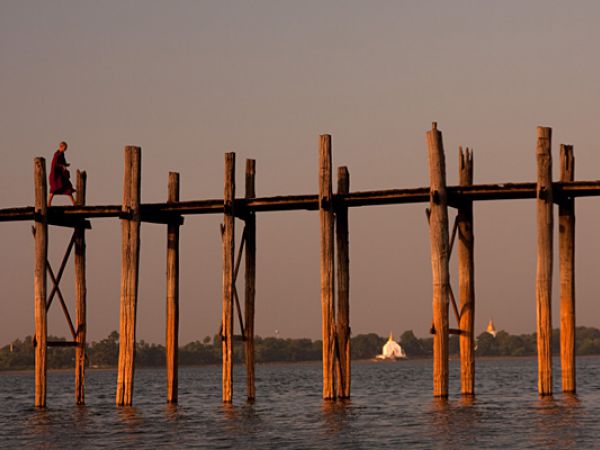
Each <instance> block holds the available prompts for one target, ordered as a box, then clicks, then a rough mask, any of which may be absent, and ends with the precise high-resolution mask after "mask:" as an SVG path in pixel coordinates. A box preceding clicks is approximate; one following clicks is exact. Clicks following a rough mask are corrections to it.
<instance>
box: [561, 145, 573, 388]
mask: <svg viewBox="0 0 600 450" xmlns="http://www.w3.org/2000/svg"><path fill="white" fill-rule="evenodd" d="M574 179H575V157H574V156H573V146H572V145H561V146H560V181H573V180H574ZM558 217H559V218H558V230H559V232H558V238H559V253H560V357H561V368H562V370H561V374H562V389H563V392H570V393H574V392H575V387H576V382H575V200H574V199H573V197H569V196H565V197H562V198H561V200H560V202H559V207H558Z"/></svg>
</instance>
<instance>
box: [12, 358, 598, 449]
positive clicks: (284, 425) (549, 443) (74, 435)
mask: <svg viewBox="0 0 600 450" xmlns="http://www.w3.org/2000/svg"><path fill="white" fill-rule="evenodd" d="M556 362H557V361H555V363H556ZM451 368H452V378H451V392H453V393H454V395H453V396H452V397H451V398H450V400H449V401H447V402H442V401H435V400H434V399H432V398H431V362H430V361H405V362H400V363H357V364H354V365H353V385H352V389H353V398H352V400H351V401H347V402H344V403H341V402H338V403H333V404H325V403H324V402H323V401H322V400H321V398H320V392H321V366H320V363H309V364H272V365H259V366H258V367H257V394H258V396H259V397H258V400H257V401H256V403H255V404H253V405H248V404H246V403H245V401H244V395H243V394H244V388H245V384H244V380H243V371H242V368H238V370H237V371H236V379H235V386H234V389H235V390H234V396H235V397H236V401H235V402H234V404H233V405H232V406H229V407H225V406H223V405H222V404H221V400H220V395H221V394H220V368H219V367H198V368H182V369H181V370H180V391H179V397H180V405H179V406H177V407H168V406H167V405H165V404H164V390H165V387H164V370H138V371H137V373H136V381H135V382H136V390H135V397H134V401H135V406H134V407H132V408H116V407H115V406H114V405H113V402H114V389H115V383H116V373H115V372H114V371H89V372H88V386H87V391H86V401H87V406H85V407H76V406H74V405H73V395H72V386H73V376H72V374H71V373H70V372H51V373H50V374H49V389H48V405H49V408H48V409H47V410H44V411H37V410H36V409H35V408H33V407H32V406H31V405H32V404H33V381H34V380H33V373H30V372H27V373H10V374H8V373H0V406H1V408H0V447H2V448H47V449H52V448H149V449H154V448H173V449H180V448H236V449H237V448H239V449H243V448H249V449H252V448H261V449H263V448H274V449H275V448H276V449H286V448H289V449H297V448H305V449H329V448H343V449H362V448H364V449H377V448H401V447H402V448H410V449H436V448H440V449H454V448H456V449H465V448H473V449H482V448H498V449H507V448H523V449H526V448H531V449H546V448H557V449H575V448H577V449H582V448H600V358H580V359H579V360H578V367H577V369H578V383H579V384H578V388H579V391H580V392H579V394H578V396H577V397H570V396H565V395H562V394H558V395H556V396H555V397H554V399H551V400H540V399H538V397H537V394H536V361H535V359H498V360H480V361H478V366H477V370H478V385H477V390H478V393H479V394H478V396H477V399H476V400H474V401H465V400H462V399H461V398H460V395H457V394H456V393H458V392H459V380H458V379H457V376H458V365H457V363H456V362H452V363H451ZM555 374H556V375H555V391H556V392H559V390H560V389H559V380H560V379H559V375H560V372H559V368H558V367H555Z"/></svg>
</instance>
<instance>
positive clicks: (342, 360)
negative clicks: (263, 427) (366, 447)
mask: <svg viewBox="0 0 600 450" xmlns="http://www.w3.org/2000/svg"><path fill="white" fill-rule="evenodd" d="M349 191H350V174H349V172H348V168H347V167H339V168H338V186H337V192H338V195H343V194H347V193H348V192H349ZM335 238H336V246H337V287H338V292H337V306H338V307H337V338H338V349H339V361H338V364H339V367H340V370H339V371H338V380H337V381H338V391H337V392H338V397H340V398H350V247H349V237H348V207H347V206H338V207H337V208H336V210H335Z"/></svg>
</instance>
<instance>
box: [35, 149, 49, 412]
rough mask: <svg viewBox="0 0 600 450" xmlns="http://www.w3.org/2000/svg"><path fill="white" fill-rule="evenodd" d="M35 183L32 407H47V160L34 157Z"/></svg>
mask: <svg viewBox="0 0 600 450" xmlns="http://www.w3.org/2000/svg"><path fill="white" fill-rule="evenodd" d="M33 179H34V183H35V217H36V218H35V272H34V301H35V303H34V309H35V406H36V407H39V408H43V407H45V406H46V373H47V354H46V350H47V338H48V320H47V314H46V271H47V269H46V265H47V259H48V215H47V203H46V202H47V185H46V161H45V160H44V158H35V160H34V178H33Z"/></svg>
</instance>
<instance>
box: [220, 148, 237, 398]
mask: <svg viewBox="0 0 600 450" xmlns="http://www.w3.org/2000/svg"><path fill="white" fill-rule="evenodd" d="M223 198H224V203H223V209H224V217H223V320H222V327H223V333H222V339H221V344H222V354H223V373H222V375H223V402H224V403H231V402H232V400H233V380H232V373H233V283H234V258H235V214H234V199H235V153H226V154H225V189H224V197H223Z"/></svg>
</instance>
